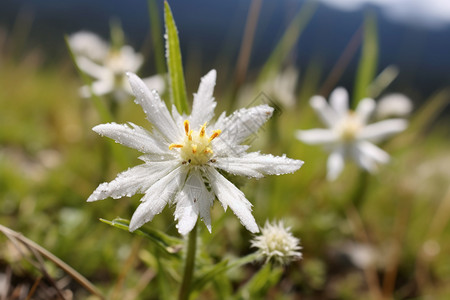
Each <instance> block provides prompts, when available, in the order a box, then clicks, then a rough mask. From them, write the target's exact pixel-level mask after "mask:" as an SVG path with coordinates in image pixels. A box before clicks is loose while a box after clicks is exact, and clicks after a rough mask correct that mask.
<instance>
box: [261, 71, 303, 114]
mask: <svg viewBox="0 0 450 300" xmlns="http://www.w3.org/2000/svg"><path fill="white" fill-rule="evenodd" d="M298 75H299V72H298V70H297V69H295V68H294V67H288V68H287V69H286V70H284V71H283V72H282V73H278V74H276V76H273V77H272V78H271V79H270V80H267V81H266V82H265V83H264V85H263V88H262V90H263V91H264V92H267V93H268V94H269V95H271V96H272V97H274V98H275V99H276V100H277V101H279V102H280V103H281V104H282V105H283V106H285V107H288V108H289V107H293V106H294V105H295V102H296V96H295V87H296V86H297V81H298Z"/></svg>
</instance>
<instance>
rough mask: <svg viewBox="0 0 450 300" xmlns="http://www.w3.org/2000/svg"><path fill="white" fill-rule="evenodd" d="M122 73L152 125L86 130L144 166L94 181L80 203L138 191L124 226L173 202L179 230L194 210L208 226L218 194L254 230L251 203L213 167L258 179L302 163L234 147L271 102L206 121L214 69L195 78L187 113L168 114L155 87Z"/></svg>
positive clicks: (188, 224)
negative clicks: (135, 154) (130, 152)
mask: <svg viewBox="0 0 450 300" xmlns="http://www.w3.org/2000/svg"><path fill="white" fill-rule="evenodd" d="M128 77H129V81H130V85H131V88H132V90H133V93H134V94H135V96H136V100H135V101H136V103H138V104H140V105H141V106H142V108H143V110H144V112H145V114H146V115H147V119H148V120H149V121H150V123H151V124H152V126H153V131H152V132H149V131H147V130H145V129H144V128H142V127H140V126H137V125H135V124H133V123H128V124H116V123H110V124H102V125H98V126H96V127H94V129H93V130H94V131H95V132H97V133H99V134H100V135H105V136H107V137H110V138H112V139H114V140H116V142H118V143H120V144H123V145H125V146H128V147H131V148H134V149H136V150H138V151H140V152H142V153H144V155H142V156H141V157H140V159H141V160H142V161H144V164H141V165H139V166H136V167H134V168H131V169H128V170H127V171H125V172H122V173H120V174H119V175H118V176H117V177H116V179H114V180H113V181H111V182H109V183H102V184H100V185H99V187H98V188H97V189H96V190H95V191H94V192H93V193H92V195H91V196H90V197H89V199H88V200H87V201H89V202H90V201H96V200H102V199H105V198H107V197H112V198H121V197H124V196H131V195H134V194H136V193H143V194H145V195H144V196H143V198H142V199H141V204H140V205H139V207H138V208H137V210H136V211H135V213H134V215H133V217H132V218H131V222H130V231H134V230H136V229H137V228H139V227H141V226H142V225H143V224H145V223H147V222H149V221H151V220H152V219H153V217H154V216H155V215H157V214H159V213H160V212H161V211H162V210H163V209H164V207H165V206H166V204H174V205H175V206H176V208H175V220H178V224H177V228H178V231H179V232H180V233H181V234H183V235H185V234H187V233H189V232H190V231H191V230H192V228H193V227H194V225H195V223H196V222H197V219H198V217H199V216H200V218H201V219H203V222H204V223H205V224H206V226H207V228H208V230H209V231H211V217H210V208H211V206H212V204H213V201H214V199H215V197H217V199H218V200H219V202H220V203H221V204H222V206H223V207H224V209H227V207H228V206H229V207H230V208H231V209H232V210H233V212H234V213H235V214H236V216H237V217H238V218H239V220H240V221H241V223H242V224H243V225H244V226H245V227H246V228H247V229H248V230H249V231H251V232H258V231H259V228H258V226H257V225H256V222H255V219H254V218H253V216H252V214H251V206H252V205H251V203H250V202H249V201H248V200H247V199H246V198H245V195H244V194H243V193H242V192H241V191H240V190H239V189H238V188H236V186H234V185H233V184H232V183H231V182H230V181H228V179H226V178H225V177H224V176H223V175H222V174H221V173H220V172H219V171H218V170H217V169H220V170H223V171H226V172H229V173H232V174H234V175H241V176H247V177H254V178H261V177H263V176H264V175H280V174H286V173H293V172H295V171H296V170H298V169H299V168H300V167H301V166H302V164H303V162H302V161H300V160H293V159H289V158H287V157H285V156H282V157H280V156H273V155H270V154H267V155H264V154H260V153H259V152H252V153H247V152H246V151H247V149H248V148H249V146H247V145H241V143H242V142H243V141H244V140H246V139H247V138H248V137H250V136H251V135H253V134H255V133H256V131H257V130H258V129H259V127H261V126H262V125H263V124H264V123H265V122H266V121H267V120H268V119H269V118H270V116H271V115H272V112H273V108H271V107H269V106H268V105H259V106H256V107H252V108H248V109H247V108H243V109H240V110H238V111H236V112H234V113H233V114H232V115H230V116H228V117H226V116H225V113H222V114H221V115H220V117H219V119H218V120H217V121H216V122H212V121H211V120H212V118H213V116H214V108H215V107H216V102H215V100H214V98H213V90H214V86H215V82H216V71H215V70H212V71H210V72H209V73H208V74H207V75H206V76H204V77H203V78H202V80H201V83H200V86H199V89H198V92H197V93H196V94H194V101H193V107H192V113H191V115H190V116H186V115H180V114H179V113H178V111H177V110H176V108H175V107H172V113H170V112H169V110H168V109H167V107H166V105H165V104H164V102H163V101H161V100H160V98H159V95H158V93H157V92H156V91H154V90H153V91H150V90H148V88H147V86H146V85H145V83H144V82H143V81H142V80H141V79H139V78H138V77H137V76H136V75H134V74H132V73H128Z"/></svg>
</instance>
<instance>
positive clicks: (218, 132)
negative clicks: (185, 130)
mask: <svg viewBox="0 0 450 300" xmlns="http://www.w3.org/2000/svg"><path fill="white" fill-rule="evenodd" d="M221 133H222V130H220V129H217V130H214V131H213V134H211V136H210V137H209V141H210V142H211V141H212V140H213V139H215V138H216V137H218V136H219V135H220V134H221Z"/></svg>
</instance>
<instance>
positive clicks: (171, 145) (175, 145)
mask: <svg viewBox="0 0 450 300" xmlns="http://www.w3.org/2000/svg"><path fill="white" fill-rule="evenodd" d="M173 148H183V145H181V144H170V145H169V150H172V149H173Z"/></svg>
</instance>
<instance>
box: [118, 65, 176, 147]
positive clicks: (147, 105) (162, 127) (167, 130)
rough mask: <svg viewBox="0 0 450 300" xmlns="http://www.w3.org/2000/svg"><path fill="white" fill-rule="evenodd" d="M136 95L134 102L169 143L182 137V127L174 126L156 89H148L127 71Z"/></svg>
mask: <svg viewBox="0 0 450 300" xmlns="http://www.w3.org/2000/svg"><path fill="white" fill-rule="evenodd" d="M127 75H128V79H129V82H130V85H131V89H132V90H133V94H134V95H135V96H136V100H135V101H136V103H138V104H139V105H141V106H142V109H143V110H144V112H145V114H146V115H147V119H148V120H149V121H150V123H152V125H153V126H154V127H155V128H156V129H157V130H158V131H159V132H160V133H161V134H162V135H163V136H164V137H165V138H166V139H167V141H168V142H169V143H173V142H174V141H179V140H181V139H182V137H183V132H182V128H179V127H178V126H176V124H175V122H174V120H173V118H172V116H171V115H170V113H169V110H168V109H167V107H166V104H165V103H164V102H163V101H161V99H160V98H159V95H158V93H157V92H156V91H150V90H149V89H148V88H147V86H146V85H145V83H144V82H143V81H142V80H141V79H140V78H139V77H137V76H136V75H135V74H133V73H127Z"/></svg>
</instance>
